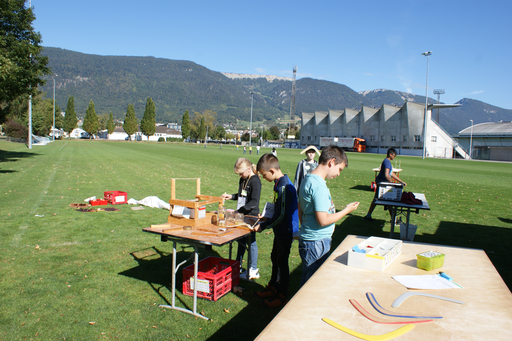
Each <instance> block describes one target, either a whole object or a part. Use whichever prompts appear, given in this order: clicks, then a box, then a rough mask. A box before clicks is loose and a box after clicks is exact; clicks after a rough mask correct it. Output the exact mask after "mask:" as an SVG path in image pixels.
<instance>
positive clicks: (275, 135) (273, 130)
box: [269, 126, 281, 140]
mask: <svg viewBox="0 0 512 341" xmlns="http://www.w3.org/2000/svg"><path fill="white" fill-rule="evenodd" d="M269 132H270V140H279V137H280V136H281V132H280V131H279V128H278V127H277V126H272V127H270V130H269Z"/></svg>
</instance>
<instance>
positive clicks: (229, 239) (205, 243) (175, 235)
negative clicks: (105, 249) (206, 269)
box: [143, 218, 255, 320]
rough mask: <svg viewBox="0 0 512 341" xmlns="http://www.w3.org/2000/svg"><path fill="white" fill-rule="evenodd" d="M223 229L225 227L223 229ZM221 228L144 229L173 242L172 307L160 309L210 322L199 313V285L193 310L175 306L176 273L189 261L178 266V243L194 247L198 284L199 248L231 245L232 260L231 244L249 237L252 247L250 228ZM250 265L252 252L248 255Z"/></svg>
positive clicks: (171, 226)
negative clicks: (171, 310) (179, 312)
mask: <svg viewBox="0 0 512 341" xmlns="http://www.w3.org/2000/svg"><path fill="white" fill-rule="evenodd" d="M253 220H255V219H252V218H246V222H248V223H251V222H253ZM222 228H223V227H222ZM220 229H221V227H219V226H218V225H213V224H208V225H204V226H199V227H193V228H192V229H190V230H184V229H183V225H177V224H170V223H169V224H162V225H157V226H156V227H155V226H153V227H148V228H145V229H143V231H144V232H149V233H154V234H158V235H160V236H161V240H162V241H163V242H166V241H168V240H170V241H172V271H171V272H172V284H171V285H172V289H171V291H172V300H171V305H170V306H169V305H160V307H164V308H168V309H174V310H179V311H182V312H186V313H188V314H192V315H194V316H197V317H201V318H203V319H205V320H208V318H207V317H206V316H203V315H201V314H198V313H197V287H198V286H197V285H194V304H193V310H189V309H184V308H179V307H176V305H175V297H176V272H177V271H178V269H179V267H180V266H182V265H183V264H185V263H186V262H187V261H188V259H187V260H185V261H183V262H181V263H180V264H178V265H177V266H176V243H182V244H187V245H192V246H193V247H194V255H193V257H194V283H197V268H198V264H199V255H198V254H199V253H198V248H199V247H212V246H223V245H225V244H228V243H229V244H230V248H229V258H230V259H231V244H232V243H233V242H234V241H235V240H238V239H241V238H245V237H247V245H251V231H250V230H249V229H248V228H244V227H229V226H227V227H226V228H225V231H223V230H220ZM248 257H249V259H248V261H249V263H250V261H251V259H250V257H251V256H250V252H249V255H248Z"/></svg>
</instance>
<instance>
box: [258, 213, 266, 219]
mask: <svg viewBox="0 0 512 341" xmlns="http://www.w3.org/2000/svg"><path fill="white" fill-rule="evenodd" d="M258 220H261V221H265V220H267V218H265V217H264V216H262V215H261V214H259V213H258Z"/></svg>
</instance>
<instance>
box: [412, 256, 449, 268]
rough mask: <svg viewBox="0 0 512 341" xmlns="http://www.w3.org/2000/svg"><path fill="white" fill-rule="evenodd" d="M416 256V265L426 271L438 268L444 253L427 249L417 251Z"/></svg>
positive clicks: (442, 262) (441, 264)
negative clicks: (421, 251)
mask: <svg viewBox="0 0 512 341" xmlns="http://www.w3.org/2000/svg"><path fill="white" fill-rule="evenodd" d="M416 257H417V258H418V260H417V263H416V266H417V267H418V268H420V269H424V270H427V271H430V270H432V269H437V268H440V267H442V266H443V264H444V253H440V252H436V251H427V252H423V253H418V254H417V255H416Z"/></svg>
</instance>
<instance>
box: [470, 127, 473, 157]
mask: <svg viewBox="0 0 512 341" xmlns="http://www.w3.org/2000/svg"><path fill="white" fill-rule="evenodd" d="M470 121H471V135H470V137H469V158H470V159H473V120H470Z"/></svg>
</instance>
